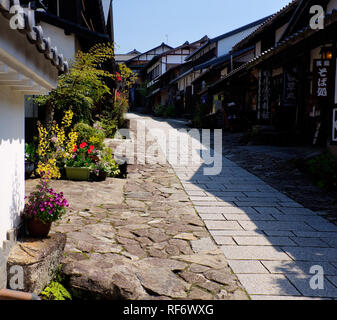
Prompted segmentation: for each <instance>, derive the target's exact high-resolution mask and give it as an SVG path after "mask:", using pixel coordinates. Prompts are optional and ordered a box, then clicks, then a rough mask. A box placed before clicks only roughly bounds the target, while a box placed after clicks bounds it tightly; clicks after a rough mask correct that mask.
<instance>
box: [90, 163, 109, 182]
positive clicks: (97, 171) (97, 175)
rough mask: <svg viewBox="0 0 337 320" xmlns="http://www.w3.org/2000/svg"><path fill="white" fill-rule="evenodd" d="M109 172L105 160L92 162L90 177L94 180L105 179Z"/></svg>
mask: <svg viewBox="0 0 337 320" xmlns="http://www.w3.org/2000/svg"><path fill="white" fill-rule="evenodd" d="M108 174H109V167H108V165H107V163H105V162H102V161H101V162H98V163H94V164H92V166H91V172H90V177H91V179H92V180H94V181H105V180H106V178H107V177H108Z"/></svg>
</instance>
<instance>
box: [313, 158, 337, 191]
mask: <svg viewBox="0 0 337 320" xmlns="http://www.w3.org/2000/svg"><path fill="white" fill-rule="evenodd" d="M308 168H309V172H310V174H311V175H312V176H313V178H314V180H315V181H316V183H317V184H318V186H320V187H322V188H328V189H334V190H337V158H336V157H335V156H334V155H333V154H331V153H330V152H327V153H324V154H322V155H320V156H317V157H315V158H313V159H311V160H309V161H308Z"/></svg>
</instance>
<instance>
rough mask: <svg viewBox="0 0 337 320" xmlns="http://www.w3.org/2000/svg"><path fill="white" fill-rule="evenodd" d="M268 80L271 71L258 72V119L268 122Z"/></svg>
mask: <svg viewBox="0 0 337 320" xmlns="http://www.w3.org/2000/svg"><path fill="white" fill-rule="evenodd" d="M270 78H271V71H269V70H264V71H260V74H259V108H258V119H263V120H268V119H269V116H270V112H269V102H270V101H269V100H270Z"/></svg>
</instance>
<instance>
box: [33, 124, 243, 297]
mask: <svg viewBox="0 0 337 320" xmlns="http://www.w3.org/2000/svg"><path fill="white" fill-rule="evenodd" d="M144 129H145V128H144ZM143 141H144V140H141V142H143ZM150 146H152V147H154V148H155V149H159V148H158V147H156V144H155V143H154V141H147V143H145V144H144V145H142V146H140V147H139V148H138V146H137V145H135V147H136V153H135V156H136V157H137V159H142V158H144V157H145V158H144V159H143V160H148V161H151V159H150V158H147V157H146V156H145V148H148V147H150ZM36 183H37V180H28V181H27V184H26V193H27V194H28V193H29V192H30V191H32V190H33V188H34V186H35V185H36ZM52 186H53V187H54V188H55V189H56V190H57V191H58V192H60V191H63V192H64V194H65V196H66V198H67V199H68V201H69V202H70V204H71V208H70V210H69V211H68V212H67V214H66V216H65V217H63V218H62V220H61V221H59V222H58V223H55V224H54V226H53V229H52V231H53V232H62V233H65V234H66V235H67V243H66V247H65V252H64V259H63V261H62V264H63V268H62V271H63V274H64V275H65V277H66V280H67V284H68V286H69V287H70V288H72V289H73V291H72V292H73V294H74V297H75V298H76V297H77V298H79V299H87V298H90V299H130V300H140V299H142V300H151V299H164V300H167V299H178V300H179V299H188V300H213V299H216V300H248V298H249V297H248V295H247V293H246V292H245V290H244V289H243V287H242V285H241V284H240V282H239V280H238V278H237V277H236V276H235V275H234V274H233V273H232V271H231V269H230V268H229V266H228V263H227V261H226V259H225V256H224V253H223V252H222V251H221V250H220V248H218V247H217V246H216V245H215V243H214V242H213V240H212V237H211V236H210V234H209V232H208V230H207V228H206V226H205V224H204V222H203V221H202V220H201V218H200V217H199V216H198V214H197V212H196V211H195V209H194V207H193V204H192V202H191V200H190V199H189V197H188V195H187V193H186V192H185V191H184V188H183V186H182V184H181V183H180V181H179V179H178V178H177V176H176V174H175V172H174V171H173V169H172V167H171V166H170V165H169V164H168V163H167V162H166V161H165V162H164V163H162V164H138V163H137V162H136V163H135V164H134V165H129V166H128V177H127V179H125V180H120V179H107V180H106V181H105V182H74V181H53V183H52Z"/></svg>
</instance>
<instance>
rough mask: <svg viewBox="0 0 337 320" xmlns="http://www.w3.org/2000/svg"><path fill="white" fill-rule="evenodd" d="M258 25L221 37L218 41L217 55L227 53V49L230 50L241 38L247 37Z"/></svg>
mask: <svg viewBox="0 0 337 320" xmlns="http://www.w3.org/2000/svg"><path fill="white" fill-rule="evenodd" d="M258 27H259V26H255V27H253V28H250V29H246V30H244V31H242V32H239V33H236V34H234V35H232V36H231V37H228V38H225V39H222V40H220V41H218V57H220V56H222V55H224V54H227V53H228V52H229V51H231V50H232V48H233V46H234V45H235V44H237V43H238V42H240V41H241V40H242V39H244V38H245V37H247V36H248V35H249V34H251V33H252V32H253V31H255V30H256V29H257V28H258Z"/></svg>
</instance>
